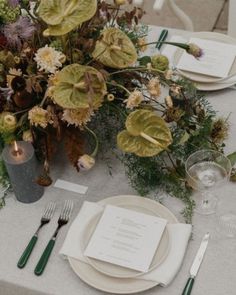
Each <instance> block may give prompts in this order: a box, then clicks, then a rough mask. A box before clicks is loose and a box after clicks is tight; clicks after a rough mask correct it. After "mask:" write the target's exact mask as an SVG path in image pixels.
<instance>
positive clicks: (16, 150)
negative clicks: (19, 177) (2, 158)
mask: <svg viewBox="0 0 236 295" xmlns="http://www.w3.org/2000/svg"><path fill="white" fill-rule="evenodd" d="M12 154H13V155H14V156H15V157H18V156H20V155H21V154H22V149H21V148H19V147H18V144H17V142H16V141H15V140H14V142H13V150H12Z"/></svg>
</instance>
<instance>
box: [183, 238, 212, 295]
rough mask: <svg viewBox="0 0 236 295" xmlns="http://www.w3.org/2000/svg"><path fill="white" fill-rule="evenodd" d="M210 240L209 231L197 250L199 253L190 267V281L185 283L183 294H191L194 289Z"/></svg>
mask: <svg viewBox="0 0 236 295" xmlns="http://www.w3.org/2000/svg"><path fill="white" fill-rule="evenodd" d="M208 241H209V233H206V234H205V236H204V237H203V239H202V242H201V245H200V247H199V249H198V251H197V254H196V256H195V258H194V261H193V264H192V266H191V269H190V278H189V279H188V281H187V283H186V285H185V288H184V291H183V293H182V295H190V293H191V291H192V287H193V283H194V279H195V277H196V275H197V273H198V270H199V267H200V265H201V263H202V260H203V257H204V254H205V252H206V248H207V245H208Z"/></svg>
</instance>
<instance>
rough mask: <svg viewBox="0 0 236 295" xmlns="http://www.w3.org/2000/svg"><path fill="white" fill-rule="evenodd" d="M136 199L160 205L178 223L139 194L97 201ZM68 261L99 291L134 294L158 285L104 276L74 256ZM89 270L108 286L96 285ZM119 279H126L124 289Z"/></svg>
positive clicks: (151, 201) (74, 269) (151, 282)
mask: <svg viewBox="0 0 236 295" xmlns="http://www.w3.org/2000/svg"><path fill="white" fill-rule="evenodd" d="M124 197H125V198H126V199H133V200H135V199H137V200H139V201H141V199H142V200H143V201H144V202H150V206H151V205H152V206H153V205H154V204H155V205H156V206H158V207H160V208H161V209H162V210H164V211H165V214H167V215H169V218H170V219H171V222H172V223H178V219H177V218H176V216H175V215H174V214H173V213H172V212H171V211H170V210H169V209H168V208H167V207H165V206H163V205H162V204H160V203H159V202H157V201H155V200H152V199H149V198H145V197H141V196H137V195H116V196H112V197H108V198H105V199H102V200H100V201H98V202H97V203H98V204H106V202H109V201H110V200H117V199H118V200H119V199H123V198H124ZM68 261H69V264H70V266H71V268H72V270H73V271H74V273H75V274H76V275H77V276H78V277H79V278H80V279H81V280H82V281H83V282H85V283H86V284H88V285H89V286H91V287H93V288H95V289H97V290H100V291H104V292H107V293H113V294H134V293H138V292H142V291H146V290H148V289H151V288H153V287H155V286H157V285H159V283H158V282H154V281H148V280H142V279H140V278H130V279H129V278H127V279H119V278H113V277H109V276H106V275H104V274H101V273H99V272H98V271H97V270H95V269H93V268H92V266H90V265H88V264H87V263H84V262H82V261H79V260H77V259H75V258H71V257H68ZM76 265H77V266H78V268H76ZM91 271H92V272H94V273H95V274H97V273H98V274H99V275H101V276H103V277H105V278H106V279H107V280H108V281H110V285H109V286H110V287H109V286H108V285H104V284H100V285H98V284H97V283H96V282H95V281H93V278H92V276H91ZM119 281H122V282H123V281H126V283H127V284H126V289H123V290H122V289H120V288H119Z"/></svg>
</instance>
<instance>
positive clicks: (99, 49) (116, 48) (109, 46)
mask: <svg viewBox="0 0 236 295" xmlns="http://www.w3.org/2000/svg"><path fill="white" fill-rule="evenodd" d="M92 56H93V58H95V59H98V60H99V61H100V62H101V63H102V64H104V65H105V66H108V67H111V68H118V69H122V68H126V67H128V66H130V65H132V64H133V63H135V62H136V60H137V52H136V49H135V47H134V45H133V43H132V41H131V40H130V39H129V37H128V36H127V35H126V34H125V33H123V32H122V31H121V30H119V29H117V28H108V29H105V30H104V31H103V33H102V37H101V38H100V39H99V40H98V41H97V42H96V46H95V49H94V51H93V54H92Z"/></svg>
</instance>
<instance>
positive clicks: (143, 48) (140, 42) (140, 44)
mask: <svg viewBox="0 0 236 295" xmlns="http://www.w3.org/2000/svg"><path fill="white" fill-rule="evenodd" d="M138 47H139V50H140V51H142V52H144V51H146V50H147V41H146V38H145V37H143V38H138Z"/></svg>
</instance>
